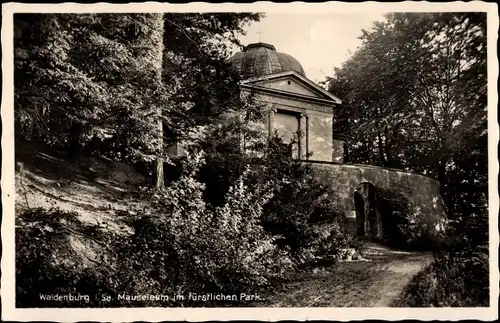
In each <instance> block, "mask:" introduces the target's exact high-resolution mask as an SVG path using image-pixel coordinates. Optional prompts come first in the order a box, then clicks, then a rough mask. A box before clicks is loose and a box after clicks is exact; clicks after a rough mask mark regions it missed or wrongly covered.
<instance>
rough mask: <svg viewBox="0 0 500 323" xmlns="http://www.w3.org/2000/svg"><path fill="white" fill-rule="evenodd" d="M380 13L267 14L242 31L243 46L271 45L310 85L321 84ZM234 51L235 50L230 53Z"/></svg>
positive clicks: (342, 60)
mask: <svg viewBox="0 0 500 323" xmlns="http://www.w3.org/2000/svg"><path fill="white" fill-rule="evenodd" d="M383 14H384V12H339V13H331V12H329V13H325V14H281V13H268V14H266V17H265V18H263V19H261V21H260V22H258V23H253V24H252V25H250V26H248V27H247V28H246V31H247V34H246V35H245V36H242V37H241V38H240V40H241V41H242V43H243V45H248V44H250V43H256V42H258V41H259V34H258V31H259V28H260V31H261V33H262V34H261V35H260V41H261V42H264V43H268V44H271V45H274V47H276V50H277V51H278V52H283V53H287V54H290V55H292V56H293V57H295V58H296V59H297V60H298V61H299V62H300V63H301V64H302V67H303V68H304V70H305V72H306V76H307V77H308V78H309V79H311V80H312V81H315V82H319V81H323V80H325V78H326V76H331V75H332V74H333V68H334V67H340V66H341V65H342V63H343V62H344V61H345V60H346V59H347V58H349V56H350V55H351V53H352V52H354V51H355V50H356V47H357V46H359V45H360V44H361V41H360V40H359V39H358V37H359V36H361V34H362V33H361V30H362V29H367V30H368V29H370V28H371V26H372V24H373V22H374V21H376V20H383ZM237 51H238V50H237V49H236V50H235V51H234V52H233V54H234V53H236V52H237Z"/></svg>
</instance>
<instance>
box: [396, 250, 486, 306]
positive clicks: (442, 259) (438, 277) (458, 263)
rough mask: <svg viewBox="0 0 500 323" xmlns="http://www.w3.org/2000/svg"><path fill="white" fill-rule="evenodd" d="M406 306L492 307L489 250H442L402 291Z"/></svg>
mask: <svg viewBox="0 0 500 323" xmlns="http://www.w3.org/2000/svg"><path fill="white" fill-rule="evenodd" d="M403 303H404V304H402V305H404V306H413V307H424V306H445V307H474V306H489V261H488V249H487V248H486V247H484V248H480V249H479V250H476V251H468V252H450V251H448V252H440V253H438V254H436V255H435V256H434V261H433V263H432V264H431V265H430V266H429V267H427V268H426V269H425V270H424V271H423V272H421V273H420V274H418V275H417V276H416V277H415V278H414V279H413V280H412V282H411V283H410V285H408V286H407V288H406V290H405V292H404V294H403Z"/></svg>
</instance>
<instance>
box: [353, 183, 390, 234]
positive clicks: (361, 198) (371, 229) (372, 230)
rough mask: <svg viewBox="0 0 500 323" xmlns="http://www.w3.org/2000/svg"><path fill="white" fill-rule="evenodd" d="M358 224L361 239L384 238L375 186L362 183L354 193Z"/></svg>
mask: <svg viewBox="0 0 500 323" xmlns="http://www.w3.org/2000/svg"><path fill="white" fill-rule="evenodd" d="M354 206H355V208H356V224H357V233H358V236H359V237H364V236H366V237H369V238H382V234H383V233H382V219H381V216H380V211H379V209H378V200H377V194H376V190H375V186H373V185H372V184H370V183H361V184H360V185H359V186H358V187H357V188H356V191H355V192H354Z"/></svg>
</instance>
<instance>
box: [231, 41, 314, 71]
mask: <svg viewBox="0 0 500 323" xmlns="http://www.w3.org/2000/svg"><path fill="white" fill-rule="evenodd" d="M229 62H230V63H231V65H233V67H234V68H236V70H237V71H238V72H239V73H240V75H241V76H242V77H243V78H249V77H259V76H264V75H268V74H274V73H280V72H285V71H295V72H297V73H299V74H301V75H302V76H305V72H304V69H303V68H302V65H300V63H299V61H297V60H296V59H295V58H294V57H292V56H291V55H288V54H285V53H280V52H277V51H276V49H275V48H274V46H273V45H269V44H266V43H255V44H250V45H248V46H246V47H245V48H244V49H243V51H242V52H238V53H236V54H235V55H233V56H232V57H231V58H229Z"/></svg>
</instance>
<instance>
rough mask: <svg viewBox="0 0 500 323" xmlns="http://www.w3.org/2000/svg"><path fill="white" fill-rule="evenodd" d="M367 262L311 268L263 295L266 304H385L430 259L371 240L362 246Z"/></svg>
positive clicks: (391, 303)
mask: <svg viewBox="0 0 500 323" xmlns="http://www.w3.org/2000/svg"><path fill="white" fill-rule="evenodd" d="M364 256H365V258H367V259H369V260H370V261H369V262H359V261H354V262H343V263H340V264H338V265H336V266H335V267H332V268H324V269H319V268H317V269H312V270H311V271H310V272H308V273H305V274H303V275H300V276H299V277H297V279H296V281H295V282H293V283H289V284H287V285H286V286H284V288H283V290H281V291H279V292H277V293H275V294H273V295H272V296H269V297H267V298H266V300H265V301H263V302H262V303H261V304H260V306H270V307H389V306H397V305H395V304H397V302H398V300H399V296H400V295H401V293H402V292H403V290H404V288H405V286H406V285H407V284H408V283H409V282H410V281H411V279H412V278H413V276H415V275H416V274H417V273H418V272H420V271H421V270H422V269H423V268H424V267H425V266H426V265H427V264H429V263H430V262H431V260H432V256H431V255H430V254H427V253H410V252H400V251H394V250H389V249H387V248H384V247H382V246H379V245H376V244H371V245H368V246H367V247H366V249H365V250H364Z"/></svg>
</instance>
